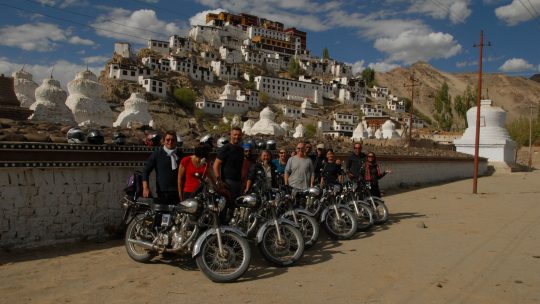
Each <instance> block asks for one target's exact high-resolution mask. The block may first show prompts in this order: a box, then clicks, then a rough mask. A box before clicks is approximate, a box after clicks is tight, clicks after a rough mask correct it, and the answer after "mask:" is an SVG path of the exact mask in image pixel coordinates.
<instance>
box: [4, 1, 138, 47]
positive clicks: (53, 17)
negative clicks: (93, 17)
mask: <svg viewBox="0 0 540 304" xmlns="http://www.w3.org/2000/svg"><path fill="white" fill-rule="evenodd" d="M0 5H1V6H5V7H9V8H12V9H16V10H19V11H24V12H31V13H34V14H37V15H40V16H44V17H47V18H51V19H56V20H60V21H64V22H69V23H73V24H77V25H80V26H84V27H89V28H92V29H95V30H98V31H103V32H108V33H113V34H117V35H122V36H127V37H132V38H136V39H140V40H144V41H147V40H148V38H143V37H139V36H135V35H131V34H126V33H121V32H116V31H112V30H108V29H104V28H100V27H97V26H92V25H88V24H85V23H81V22H77V21H73V20H69V19H65V18H61V17H56V16H51V15H48V14H44V13H42V12H39V11H36V10H32V9H25V8H20V7H17V6H13V5H9V4H6V3H0Z"/></svg>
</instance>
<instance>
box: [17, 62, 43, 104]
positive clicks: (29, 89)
mask: <svg viewBox="0 0 540 304" xmlns="http://www.w3.org/2000/svg"><path fill="white" fill-rule="evenodd" d="M12 76H13V84H14V87H15V95H17V99H18V100H19V101H20V102H21V107H23V108H30V106H31V105H32V104H33V103H34V102H36V89H37V87H38V85H37V83H35V82H34V81H33V80H32V74H30V73H28V72H27V71H25V70H24V69H21V70H20V71H17V72H14V73H13V75H12Z"/></svg>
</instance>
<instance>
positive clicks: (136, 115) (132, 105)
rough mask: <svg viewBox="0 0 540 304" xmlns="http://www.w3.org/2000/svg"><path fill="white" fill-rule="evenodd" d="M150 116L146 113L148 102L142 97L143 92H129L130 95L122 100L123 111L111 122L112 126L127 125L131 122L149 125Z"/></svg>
mask: <svg viewBox="0 0 540 304" xmlns="http://www.w3.org/2000/svg"><path fill="white" fill-rule="evenodd" d="M151 122H152V116H150V113H148V102H147V101H146V99H144V94H143V93H131V96H130V97H129V98H128V99H127V100H126V101H125V102H124V111H122V113H120V115H118V118H117V119H116V121H115V122H114V123H113V126H114V127H124V128H125V127H128V125H131V124H132V123H139V124H142V125H143V126H144V125H150V124H151Z"/></svg>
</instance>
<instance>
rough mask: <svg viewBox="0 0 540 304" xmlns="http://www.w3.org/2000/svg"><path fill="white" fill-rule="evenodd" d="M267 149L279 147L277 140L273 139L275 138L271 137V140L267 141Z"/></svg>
mask: <svg viewBox="0 0 540 304" xmlns="http://www.w3.org/2000/svg"><path fill="white" fill-rule="evenodd" d="M266 149H267V150H276V149H277V146H276V141H275V140H273V139H269V140H268V141H267V142H266Z"/></svg>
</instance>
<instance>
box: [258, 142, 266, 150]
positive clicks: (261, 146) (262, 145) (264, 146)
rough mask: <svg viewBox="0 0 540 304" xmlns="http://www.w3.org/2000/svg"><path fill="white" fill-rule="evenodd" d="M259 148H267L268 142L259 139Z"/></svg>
mask: <svg viewBox="0 0 540 304" xmlns="http://www.w3.org/2000/svg"><path fill="white" fill-rule="evenodd" d="M257 149H259V150H264V149H266V142H264V141H262V140H259V141H257Z"/></svg>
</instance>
